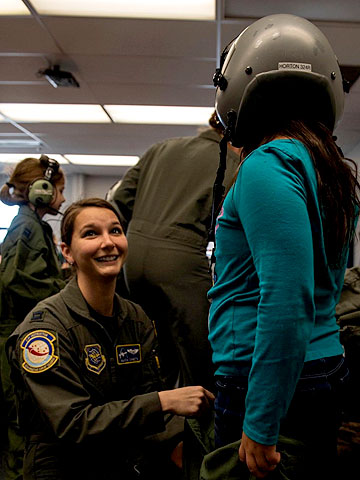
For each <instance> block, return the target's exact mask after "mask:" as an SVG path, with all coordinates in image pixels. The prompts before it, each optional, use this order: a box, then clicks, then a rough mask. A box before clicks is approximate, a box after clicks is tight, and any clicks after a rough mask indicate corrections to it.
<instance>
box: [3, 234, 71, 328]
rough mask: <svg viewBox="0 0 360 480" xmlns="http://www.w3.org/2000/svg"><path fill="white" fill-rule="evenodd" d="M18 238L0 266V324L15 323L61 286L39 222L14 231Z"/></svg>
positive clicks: (57, 264)
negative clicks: (34, 228)
mask: <svg viewBox="0 0 360 480" xmlns="http://www.w3.org/2000/svg"><path fill="white" fill-rule="evenodd" d="M15 234H17V235H18V238H17V240H16V241H15V242H14V243H13V245H12V246H11V247H10V248H9V250H8V251H7V252H6V256H5V257H3V259H2V262H1V267H0V275H1V303H2V305H1V307H0V310H1V323H2V324H3V325H5V324H14V323H15V324H18V323H19V322H21V321H22V320H23V319H24V318H25V316H26V314H27V313H28V312H29V311H30V310H31V309H32V308H33V307H34V306H35V305H36V304H37V303H38V302H39V301H40V300H43V299H44V298H47V297H50V296H51V295H54V294H55V293H57V292H58V291H60V290H61V289H62V288H63V287H64V286H65V281H64V280H63V275H62V272H61V269H60V265H59V262H58V260H57V257H56V253H55V249H52V248H51V245H49V244H48V242H45V240H44V233H43V231H42V227H41V225H38V227H37V228H36V230H33V231H31V233H30V234H29V236H27V235H26V231H25V233H24V231H21V230H20V229H19V231H17V232H14V235H15Z"/></svg>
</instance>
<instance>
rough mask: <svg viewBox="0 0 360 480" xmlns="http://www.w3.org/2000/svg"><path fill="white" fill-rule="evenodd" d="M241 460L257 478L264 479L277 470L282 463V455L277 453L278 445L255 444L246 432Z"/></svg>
mask: <svg viewBox="0 0 360 480" xmlns="http://www.w3.org/2000/svg"><path fill="white" fill-rule="evenodd" d="M239 458H240V460H241V461H242V462H246V465H247V467H248V469H249V470H250V472H251V473H252V474H253V475H255V477H256V478H264V477H266V475H267V474H268V473H269V472H271V471H272V470H275V468H276V466H277V465H278V463H279V462H280V453H279V452H277V451H276V445H262V444H261V443H257V442H254V440H251V438H249V437H248V436H247V435H246V434H245V433H244V432H243V434H242V438H241V445H240V449H239Z"/></svg>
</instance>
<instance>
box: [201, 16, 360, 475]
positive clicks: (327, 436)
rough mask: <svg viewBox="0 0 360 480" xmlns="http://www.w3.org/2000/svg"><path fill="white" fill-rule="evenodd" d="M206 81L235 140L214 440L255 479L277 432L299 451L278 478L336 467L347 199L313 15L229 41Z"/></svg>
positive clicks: (351, 223) (219, 266)
mask: <svg viewBox="0 0 360 480" xmlns="http://www.w3.org/2000/svg"><path fill="white" fill-rule="evenodd" d="M215 80H216V83H217V91H216V104H215V107H216V111H217V113H218V116H219V118H220V120H221V122H222V123H223V125H224V126H225V127H226V129H227V130H226V132H225V134H226V135H228V136H229V140H230V141H231V142H232V144H233V145H235V146H237V147H243V150H242V155H241V157H242V162H241V164H240V168H239V171H238V174H237V177H236V180H235V181H234V183H233V185H232V187H231V188H230V190H229V191H228V193H227V195H226V197H225V200H224V202H223V204H222V209H221V212H220V214H219V216H218V218H217V226H216V250H215V258H216V263H215V276H214V280H215V283H214V286H213V287H212V288H211V290H210V291H209V298H210V299H211V302H212V303H211V306H210V315H209V332H210V333H209V339H210V343H211V346H212V350H213V362H214V364H215V368H216V385H217V395H216V400H215V442H216V446H217V447H222V446H224V445H228V444H231V443H232V442H235V441H237V440H238V439H240V438H242V441H241V445H240V448H239V451H238V452H239V458H240V460H241V461H242V462H245V464H246V465H247V467H248V468H249V470H250V471H251V472H252V474H253V475H255V477H257V478H263V477H265V476H267V475H268V474H269V473H270V472H272V471H273V470H274V469H275V468H276V467H277V466H278V464H279V462H280V458H281V457H280V453H279V451H278V450H277V444H278V440H279V435H282V437H286V438H290V439H292V440H294V441H296V442H300V443H301V445H302V447H303V448H304V450H303V452H305V453H304V458H303V461H301V462H300V465H299V468H300V469H301V472H300V471H298V470H296V469H295V470H294V469H293V471H292V473H291V474H290V475H289V477H286V478H290V479H291V480H293V479H294V478H296V479H297V478H306V479H307V480H309V479H318V478H324V479H325V478H326V479H327V480H328V479H332V478H341V475H340V476H336V463H337V462H336V440H337V432H338V428H339V420H340V414H341V400H342V395H343V393H342V392H343V388H344V384H345V383H346V378H347V377H348V368H347V366H346V363H345V358H344V355H343V354H344V350H343V347H342V345H341V343H340V340H339V328H338V326H337V324H336V318H335V307H336V304H337V302H338V300H339V296H340V293H341V288H342V284H343V279H344V272H345V268H346V264H347V258H348V252H349V244H350V242H351V240H352V238H353V235H354V230H355V224H356V220H357V212H358V209H359V204H360V202H359V184H358V182H357V179H356V175H355V174H354V172H353V170H352V165H351V164H349V163H348V162H346V161H345V160H344V158H343V155H342V152H341V150H340V149H339V147H337V145H336V144H335V141H334V137H333V130H334V128H335V126H336V125H337V123H338V121H339V120H340V118H341V116H342V113H343V106H344V84H343V79H342V75H341V72H340V68H339V65H338V62H337V59H336V57H335V54H334V52H333V50H332V48H331V46H330V44H329V42H328V41H327V39H326V38H325V36H324V35H323V34H322V32H321V31H320V30H319V29H318V28H317V27H316V26H315V25H313V24H312V23H311V22H309V21H307V20H305V19H303V18H300V17H297V16H293V15H285V14H278V15H270V16H267V17H264V18H262V19H260V20H258V21H256V22H254V23H253V24H251V25H250V26H249V27H248V28H247V29H245V30H244V31H243V32H242V33H241V34H240V35H239V36H238V37H237V38H236V40H234V41H233V43H232V45H231V47H230V49H229V51H228V53H227V56H226V58H225V59H224V63H223V65H222V67H221V68H220V69H219V70H218V71H217V73H216V77H215ZM353 167H354V169H355V171H356V166H355V165H354V166H353ZM283 459H284V460H285V459H286V455H285V454H284V455H283ZM288 460H289V459H288ZM290 460H291V459H290ZM279 471H282V470H281V468H280V470H279ZM271 478H273V477H271ZM276 478H280V476H279V477H276ZM281 478H283V477H281Z"/></svg>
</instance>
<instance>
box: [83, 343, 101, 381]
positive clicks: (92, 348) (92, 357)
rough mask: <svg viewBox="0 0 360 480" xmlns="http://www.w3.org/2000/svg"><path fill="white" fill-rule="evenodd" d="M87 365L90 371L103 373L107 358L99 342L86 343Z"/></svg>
mask: <svg viewBox="0 0 360 480" xmlns="http://www.w3.org/2000/svg"><path fill="white" fill-rule="evenodd" d="M84 351H85V355H86V357H85V365H86V368H87V369H88V370H90V372H94V373H97V374H98V375H99V373H101V372H102V371H103V370H104V368H105V365H106V358H105V356H104V355H103V354H102V353H101V346H100V345H99V344H98V343H94V344H92V345H85V348H84Z"/></svg>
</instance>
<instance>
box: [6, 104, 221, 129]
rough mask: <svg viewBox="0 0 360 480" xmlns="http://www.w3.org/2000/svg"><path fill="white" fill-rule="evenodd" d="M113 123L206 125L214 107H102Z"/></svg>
mask: <svg viewBox="0 0 360 480" xmlns="http://www.w3.org/2000/svg"><path fill="white" fill-rule="evenodd" d="M0 108H1V106H0ZM104 108H105V110H106V111H107V112H108V114H109V115H110V116H111V118H112V119H113V121H114V122H115V123H139V124H160V125H208V123H209V118H210V116H211V114H212V113H213V111H214V107H170V106H153V105H104Z"/></svg>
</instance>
